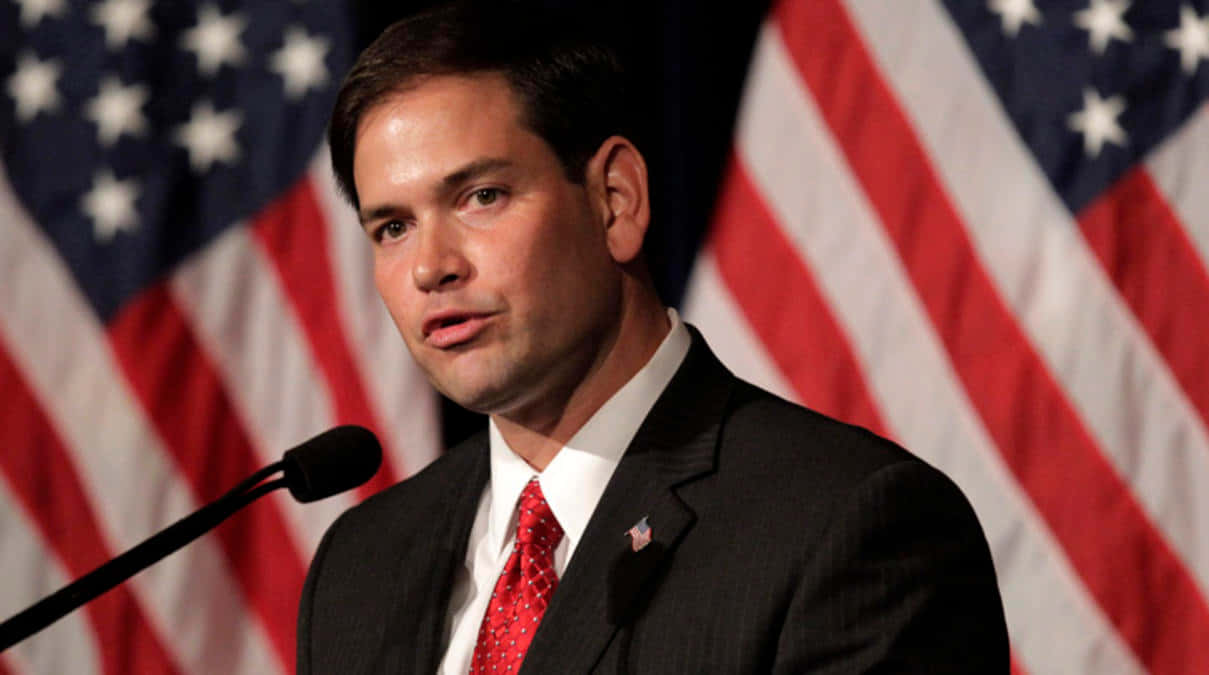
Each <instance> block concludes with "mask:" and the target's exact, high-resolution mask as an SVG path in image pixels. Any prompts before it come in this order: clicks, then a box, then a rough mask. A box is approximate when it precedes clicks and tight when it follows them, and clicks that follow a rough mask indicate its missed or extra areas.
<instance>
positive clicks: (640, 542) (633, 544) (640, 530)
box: [626, 516, 655, 552]
mask: <svg viewBox="0 0 1209 675" xmlns="http://www.w3.org/2000/svg"><path fill="white" fill-rule="evenodd" d="M626 534H627V535H629V536H630V548H631V549H633V550H634V552H638V551H641V550H642V549H644V548H646V546H647V544H649V543H651V537H652V536H654V534H655V533H654V532H652V531H651V524H650V523H649V522H648V521H647V517H646V516H643V517H642V520H640V521H638V522H636V523H634V527H631V528H630V529H628V530H626Z"/></svg>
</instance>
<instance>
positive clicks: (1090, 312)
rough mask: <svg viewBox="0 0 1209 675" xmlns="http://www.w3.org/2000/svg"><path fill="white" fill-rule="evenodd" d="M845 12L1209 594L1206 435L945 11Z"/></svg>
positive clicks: (1003, 286)
mask: <svg viewBox="0 0 1209 675" xmlns="http://www.w3.org/2000/svg"><path fill="white" fill-rule="evenodd" d="M849 5H850V8H851V11H852V14H853V16H854V17H855V18H856V19H857V20H858V23H859V24H860V28H861V29H862V31H863V33H864V36H865V38H866V43H867V44H868V45H869V47H870V50H871V52H872V54H873V56H874V58H875V59H876V61H877V62H878V63H879V65H880V67H881V68H882V70H883V72H884V73H885V75H886V76H887V83H888V84H889V85H890V87H891V88H892V89H893V90H894V91H895V92H896V94H897V96H898V99H899V100H900V102H901V103H902V104H903V106H904V107H905V111H906V113H907V115H908V117H910V118H911V120H912V121H913V122H914V127H915V129H916V131H917V133H918V135H919V138H920V141H921V143H922V144H923V145H924V147H925V148H926V149H927V151H928V154H929V155H930V156H931V157H932V161H933V165H934V166H935V167H936V168H937V169H938V171H939V174H940V176H941V177H942V178H943V180H944V182H945V183H946V185H947V186H948V188H949V195H950V196H951V197H952V198H953V200H954V203H955V206H956V208H957V210H958V212H959V213H960V215H961V218H962V221H963V222H964V223H965V224H966V228H967V231H968V232H969V234H970V236H971V241H972V243H973V245H974V247H975V249H976V250H977V251H978V253H979V254H980V258H981V262H982V265H983V267H984V268H985V269H986V270H987V272H989V274H990V276H991V278H992V279H993V280H994V282H995V284H996V286H997V288H998V290H999V292H1000V294H1001V297H1002V298H1003V299H1004V301H1005V302H1006V303H1007V305H1008V307H1009V308H1010V309H1012V310H1013V312H1014V313H1015V314H1016V316H1017V317H1018V318H1019V319H1020V321H1021V326H1022V328H1023V329H1024V330H1025V332H1026V333H1027V335H1028V336H1029V337H1030V339H1031V342H1032V343H1033V345H1034V346H1035V347H1036V348H1037V349H1038V351H1039V353H1040V356H1041V358H1042V359H1043V360H1044V362H1045V364H1046V365H1047V366H1048V369H1049V371H1050V372H1051V373H1052V374H1053V376H1054V377H1055V378H1056V380H1057V381H1058V382H1059V384H1060V385H1061V387H1062V389H1063V390H1064V391H1065V393H1066V395H1067V397H1068V398H1069V399H1070V401H1071V402H1072V404H1073V405H1074V408H1075V410H1076V411H1077V412H1078V413H1079V414H1080V416H1081V417H1082V419H1083V420H1084V422H1085V423H1086V425H1087V427H1088V430H1089V432H1090V433H1091V435H1092V436H1093V437H1094V438H1095V440H1096V441H1097V443H1098V445H1099V447H1100V448H1101V449H1102V450H1103V452H1104V453H1105V455H1106V456H1107V457H1108V459H1109V460H1110V461H1111V462H1112V464H1113V466H1115V467H1116V470H1117V471H1118V473H1119V474H1120V475H1121V476H1122V478H1123V480H1124V481H1125V482H1126V483H1127V484H1128V485H1129V486H1130V488H1131V489H1132V491H1133V492H1134V494H1135V495H1136V496H1137V498H1138V500H1139V502H1140V503H1141V505H1142V507H1143V508H1144V509H1145V511H1146V513H1147V514H1148V515H1149V517H1150V519H1151V520H1152V522H1154V523H1155V525H1156V526H1157V528H1158V529H1159V531H1160V532H1161V533H1162V534H1163V535H1164V537H1165V538H1166V539H1167V541H1168V542H1169V543H1170V544H1171V546H1172V547H1173V548H1174V549H1175V551H1176V552H1177V554H1178V555H1179V557H1180V558H1181V559H1182V560H1183V561H1184V563H1185V564H1186V565H1187V566H1188V567H1189V568H1190V569H1191V571H1192V574H1193V576H1194V578H1195V580H1196V581H1197V582H1199V585H1200V588H1201V591H1202V594H1203V593H1204V591H1205V589H1206V588H1209V438H1207V437H1206V430H1205V428H1204V427H1203V426H1202V423H1201V420H1200V419H1199V418H1198V416H1197V415H1196V412H1195V410H1194V409H1193V408H1192V406H1191V403H1190V402H1189V401H1188V399H1187V398H1186V397H1185V396H1184V394H1183V392H1182V391H1181V389H1180V387H1179V385H1178V383H1177V382H1176V380H1175V379H1174V376H1173V375H1172V373H1171V371H1170V370H1169V369H1168V368H1167V366H1166V364H1165V363H1164V362H1163V360H1162V358H1161V357H1160V355H1159V354H1158V353H1157V352H1156V351H1155V349H1154V346H1153V345H1152V344H1151V343H1150V342H1149V340H1148V338H1147V337H1146V335H1145V333H1144V331H1143V330H1142V328H1141V326H1139V325H1138V323H1137V322H1136V320H1135V319H1134V317H1133V316H1132V315H1131V314H1130V311H1129V308H1128V307H1127V306H1126V305H1125V304H1124V302H1123V300H1122V299H1121V298H1120V296H1118V295H1117V293H1116V289H1115V288H1114V287H1113V285H1112V282H1111V281H1110V280H1109V279H1108V278H1107V277H1106V276H1105V275H1104V272H1103V270H1102V269H1101V268H1100V266H1099V263H1098V262H1097V261H1096V259H1095V257H1094V254H1093V253H1092V252H1091V251H1090V250H1089V249H1088V248H1087V245H1086V242H1085V241H1084V240H1083V238H1082V237H1081V236H1080V234H1079V229H1078V225H1077V224H1076V223H1075V222H1074V220H1073V218H1072V216H1071V214H1070V213H1069V212H1068V211H1067V210H1066V207H1065V205H1063V203H1062V202H1061V201H1060V200H1059V199H1058V196H1057V195H1056V194H1055V193H1054V192H1053V190H1052V189H1051V187H1050V185H1049V183H1048V182H1047V181H1046V179H1045V177H1044V175H1043V174H1042V173H1041V172H1040V171H1039V170H1038V168H1037V166H1036V164H1035V163H1034V161H1033V159H1032V156H1031V155H1030V154H1029V152H1028V149H1027V148H1026V147H1025V146H1024V145H1023V144H1022V143H1021V141H1020V138H1019V137H1018V136H1017V135H1016V132H1015V130H1014V128H1013V126H1012V125H1011V122H1010V120H1008V119H1007V117H1006V115H1005V113H1004V112H1003V110H1002V108H1000V107H999V105H998V103H996V98H995V94H994V92H993V91H992V90H991V89H990V86H989V85H988V84H987V82H986V81H985V80H983V78H982V76H981V74H980V72H979V71H978V69H977V65H976V63H975V62H974V61H973V57H972V56H971V54H970V53H969V51H968V50H967V48H966V46H965V43H964V42H963V41H962V39H961V36H960V33H959V32H958V31H957V29H956V27H955V26H954V25H953V24H952V22H951V20H950V18H949V17H948V15H947V14H945V13H944V10H943V8H942V7H941V6H940V4H939V3H935V2H925V1H922V0H902V1H901V2H893V3H886V2H880V1H878V0H852V1H851V2H850V3H849ZM1089 525H1090V524H1089Z"/></svg>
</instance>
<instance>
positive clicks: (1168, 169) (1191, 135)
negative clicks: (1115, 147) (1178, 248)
mask: <svg viewBox="0 0 1209 675" xmlns="http://www.w3.org/2000/svg"><path fill="white" fill-rule="evenodd" d="M1206 149H1209V104H1206V105H1203V106H1201V109H1200V110H1199V111H1198V112H1197V113H1196V114H1195V115H1193V116H1192V117H1191V118H1190V119H1189V120H1188V121H1187V122H1185V123H1184V126H1183V127H1182V128H1181V129H1180V130H1179V131H1177V132H1176V133H1175V134H1172V135H1171V137H1170V138H1168V139H1167V140H1166V141H1164V142H1163V144H1162V145H1160V146H1159V147H1158V148H1157V149H1156V150H1155V151H1154V152H1153V153H1151V155H1150V158H1149V159H1148V160H1147V161H1146V168H1147V169H1148V170H1149V172H1150V176H1151V178H1153V179H1154V182H1155V184H1157V185H1158V187H1159V191H1160V192H1162V193H1163V196H1164V197H1165V198H1166V199H1167V203H1168V204H1170V205H1171V208H1172V209H1173V210H1174V211H1175V213H1176V215H1178V216H1179V219H1180V222H1181V223H1183V225H1184V231H1185V232H1186V233H1187V234H1188V238H1189V239H1190V240H1191V241H1192V245H1193V247H1194V248H1195V249H1196V251H1197V253H1199V254H1200V259H1201V268H1202V269H1209V189H1206V187H1205V186H1209V152H1206Z"/></svg>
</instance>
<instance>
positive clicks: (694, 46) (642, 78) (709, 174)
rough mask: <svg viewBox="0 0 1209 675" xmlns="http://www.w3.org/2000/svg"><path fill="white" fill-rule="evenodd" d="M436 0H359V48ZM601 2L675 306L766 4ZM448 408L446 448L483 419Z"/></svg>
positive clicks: (652, 255)
mask: <svg viewBox="0 0 1209 675" xmlns="http://www.w3.org/2000/svg"><path fill="white" fill-rule="evenodd" d="M432 4H434V2H432V1H431V0H428V1H417V0H410V1H405V2H396V3H384V2H374V1H372V0H354V3H353V5H352V10H353V11H354V12H355V15H356V16H355V18H356V25H357V27H358V41H359V43H360V46H361V47H364V46H365V45H367V44H369V43H370V42H371V41H372V40H373V39H374V38H375V37H377V35H378V34H379V33H380V32H381V31H382V29H383V28H385V27H386V26H387V25H389V24H390V23H391V22H392V21H395V20H396V19H399V18H401V17H403V16H406V15H407V14H409V13H411V12H415V11H419V10H421V9H423V8H425V7H428V6H430V5H432ZM525 6H526V7H528V8H531V9H530V10H529V11H541V9H542V8H543V7H549V6H559V7H563V8H565V7H566V3H565V2H564V3H558V2H554V1H553V0H530V1H529V2H527V3H525ZM585 6H586V5H585ZM602 6H605V7H608V12H609V24H608V26H609V27H608V29H607V30H606V31H605V33H606V34H607V35H609V36H610V39H613V40H615V44H616V46H617V47H618V49H619V50H620V52H621V53H622V54H623V55H625V57H626V60H627V62H628V63H629V64H630V69H629V72H630V77H631V80H632V81H631V83H630V86H631V89H632V91H633V92H634V93H635V94H636V97H635V100H636V101H638V102H639V107H640V109H641V113H640V114H639V116H638V118H639V119H638V122H639V128H638V130H637V133H636V134H635V135H636V136H637V138H636V139H635V142H636V143H637V144H638V146H639V148H640V149H641V150H642V152H643V154H644V155H645V157H646V159H647V163H648V164H649V166H650V170H651V205H652V211H653V214H654V224H653V227H652V229H651V231H650V233H649V235H648V237H647V242H646V252H647V257H648V260H649V261H650V265H651V269H652V272H653V274H654V276H655V283H656V285H657V286H658V288H659V292H660V294H661V295H662V297H663V298H664V301H665V302H667V303H669V304H671V305H678V304H679V303H680V300H681V297H682V296H683V294H684V286H685V282H686V281H687V278H688V274H689V271H690V269H691V267H692V263H693V258H694V256H695V254H696V250H697V246H698V244H699V242H700V240H701V237H702V235H703V233H704V231H705V228H706V226H707V225H708V223H709V217H710V213H711V211H712V209H713V203H714V195H715V192H716V188H717V184H718V180H719V177H720V174H721V171H722V167H723V164H724V162H725V160H726V156H727V153H729V151H730V138H731V128H732V126H733V124H734V118H735V111H736V109H737V107H738V101H739V97H740V94H741V91H742V86H743V76H744V74H745V73H746V70H747V61H748V57H749V55H750V53H751V48H752V45H753V43H754V41H755V37H756V34H757V32H758V30H759V27H760V23H761V20H762V19H763V16H764V13H765V10H766V9H767V7H768V1H767V0H756V1H754V2H739V3H717V4H714V3H700V2H693V1H692V0H666V1H665V2H658V1H656V2H650V1H648V2H638V1H636V0H618V1H615V2H609V3H608V4H607V5H603V4H602V3H600V2H599V0H597V1H596V2H593V3H592V9H591V11H592V12H594V13H597V14H599V13H600V12H601V7H602ZM400 348H402V344H400ZM441 410H442V415H443V419H442V429H443V432H444V436H445V442H446V444H447V446H448V445H450V444H453V443H456V442H457V441H459V440H461V439H463V438H465V437H466V436H468V435H469V434H471V433H473V432H474V431H475V430H477V429H479V428H481V427H482V426H483V424H484V423H485V422H484V418H483V417H482V416H479V415H474V414H471V413H469V412H467V411H465V410H463V409H462V408H460V407H458V406H456V405H454V404H452V403H450V402H449V401H444V402H443V405H442V406H441Z"/></svg>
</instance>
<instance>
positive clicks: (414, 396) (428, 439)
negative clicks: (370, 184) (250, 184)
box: [311, 152, 441, 473]
mask: <svg viewBox="0 0 1209 675" xmlns="http://www.w3.org/2000/svg"><path fill="white" fill-rule="evenodd" d="M311 176H313V179H314V181H315V188H316V190H315V191H316V193H317V196H318V198H319V206H320V210H321V211H322V212H323V214H324V215H325V216H326V217H325V218H324V221H325V222H326V223H327V227H328V242H329V246H330V247H331V251H332V265H333V267H334V268H335V275H336V294H337V298H338V299H339V306H338V307H336V308H335V309H336V311H338V312H339V313H340V318H341V323H342V324H343V325H345V326H346V327H347V328H348V336H349V341H350V343H351V344H350V347H351V348H352V351H353V357H354V359H355V360H356V363H357V368H358V372H359V373H360V374H361V378H362V380H363V382H365V384H366V385H367V386H366V390H367V392H368V393H369V395H370V399H371V401H372V403H373V404H374V411H375V413H376V414H377V415H378V419H380V420H382V423H383V424H384V425H385V426H386V427H387V433H388V434H390V440H391V445H392V446H393V448H394V449H395V450H396V451H397V452H399V453H401V454H400V456H398V457H396V458H395V460H396V462H395V466H396V467H400V468H401V469H402V470H404V471H406V472H407V473H415V472H416V471H419V470H420V469H421V468H423V467H424V466H425V465H426V464H428V462H430V461H432V460H433V459H435V458H436V456H437V453H438V452H439V451H440V439H441V429H440V426H439V420H440V417H439V414H438V411H437V408H438V405H437V395H436V393H435V392H434V391H433V389H432V387H431V386H430V385H429V384H428V380H427V379H426V378H425V377H424V374H423V373H422V372H421V371H420V369H419V367H418V366H417V365H416V363H415V361H414V360H412V358H411V355H410V354H409V353H408V352H407V347H406V346H405V345H404V344H403V338H401V337H400V336H399V334H398V332H397V331H396V330H395V324H394V322H393V321H392V320H391V318H390V315H389V314H388V313H387V312H386V308H385V306H384V305H383V304H382V299H381V298H380V297H379V296H378V291H377V290H376V289H375V288H374V283H373V274H372V271H373V267H374V264H373V257H372V255H371V254H372V252H371V251H370V248H369V242H368V241H367V240H366V238H365V234H364V233H363V232H362V230H361V226H360V224H359V223H358V222H357V216H356V214H355V213H354V212H353V209H352V207H350V206H349V205H348V204H346V203H345V202H344V201H343V200H342V199H341V197H340V195H339V193H338V192H337V189H336V179H335V178H334V177H333V176H332V170H331V166H330V164H329V163H328V161H327V156H326V153H324V152H320V153H319V156H318V157H316V159H315V161H314V162H313V163H312V165H311Z"/></svg>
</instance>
